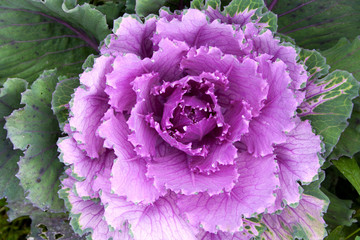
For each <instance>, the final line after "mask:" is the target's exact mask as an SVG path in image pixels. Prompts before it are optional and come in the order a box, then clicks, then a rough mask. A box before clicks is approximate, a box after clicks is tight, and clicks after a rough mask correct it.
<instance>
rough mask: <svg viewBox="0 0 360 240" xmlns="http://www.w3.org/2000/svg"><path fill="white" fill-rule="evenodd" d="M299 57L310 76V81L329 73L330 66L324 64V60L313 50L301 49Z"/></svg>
mask: <svg viewBox="0 0 360 240" xmlns="http://www.w3.org/2000/svg"><path fill="white" fill-rule="evenodd" d="M299 57H300V59H301V61H303V62H304V64H305V65H306V67H307V69H306V71H307V72H308V73H309V74H310V79H309V80H312V79H315V78H320V77H322V76H324V75H326V74H328V73H329V69H330V66H329V65H328V64H326V59H325V58H324V57H323V56H322V55H321V54H320V53H319V52H318V51H315V50H307V49H301V51H300V54H299Z"/></svg>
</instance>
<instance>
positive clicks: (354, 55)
mask: <svg viewBox="0 0 360 240" xmlns="http://www.w3.org/2000/svg"><path fill="white" fill-rule="evenodd" d="M322 54H323V55H324V56H325V57H326V61H327V62H328V63H329V64H330V65H331V69H330V70H335V69H341V70H346V71H349V72H351V73H352V74H353V75H354V77H355V78H356V79H357V80H358V81H359V79H360V39H359V37H356V38H355V39H354V41H353V42H350V41H348V40H347V39H345V38H342V39H340V41H339V42H338V43H337V44H336V45H335V46H333V47H332V48H330V49H328V50H326V51H323V52H322ZM353 102H354V109H353V112H352V115H351V118H350V120H349V126H348V127H347V128H346V129H345V131H344V132H343V133H342V134H341V137H340V140H339V142H338V144H337V145H336V146H335V148H334V151H333V152H332V154H331V156H330V159H338V158H339V157H341V156H347V157H350V158H351V157H353V156H354V154H355V153H357V152H359V151H360V124H359V123H360V98H359V97H358V98H356V99H354V100H353Z"/></svg>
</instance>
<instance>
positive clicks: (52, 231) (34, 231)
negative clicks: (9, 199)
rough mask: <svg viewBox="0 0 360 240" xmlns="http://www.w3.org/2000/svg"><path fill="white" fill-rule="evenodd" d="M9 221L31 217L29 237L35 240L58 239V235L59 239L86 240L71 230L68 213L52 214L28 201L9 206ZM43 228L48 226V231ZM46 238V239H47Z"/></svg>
mask: <svg viewBox="0 0 360 240" xmlns="http://www.w3.org/2000/svg"><path fill="white" fill-rule="evenodd" d="M8 207H9V208H10V210H9V211H8V216H9V220H10V221H12V220H13V219H15V218H18V217H20V216H30V218H31V233H30V236H29V237H33V238H35V239H51V240H52V239H56V238H55V235H56V234H61V235H62V238H59V239H78V240H80V239H84V238H81V237H79V236H78V235H77V234H76V233H75V232H74V231H73V229H72V228H71V226H70V225H69V221H68V218H69V216H68V214H67V213H50V212H44V211H42V210H41V209H39V208H37V207H35V206H33V205H32V204H31V203H30V202H29V201H27V200H26V199H22V200H19V201H16V202H13V203H10V204H8ZM42 226H46V229H47V231H46V232H45V231H42V229H41V228H42ZM45 237H46V238H45Z"/></svg>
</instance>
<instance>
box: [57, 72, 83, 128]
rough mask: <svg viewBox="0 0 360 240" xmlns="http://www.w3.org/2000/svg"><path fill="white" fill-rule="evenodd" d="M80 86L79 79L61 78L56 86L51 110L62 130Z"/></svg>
mask: <svg viewBox="0 0 360 240" xmlns="http://www.w3.org/2000/svg"><path fill="white" fill-rule="evenodd" d="M78 86H79V79H78V78H66V77H60V78H59V82H58V83H57V85H56V88H55V91H54V92H53V94H52V100H51V108H52V110H53V112H54V114H55V115H56V117H57V120H58V122H59V126H60V128H61V129H63V128H64V125H65V123H66V121H67V119H68V116H69V110H68V109H69V102H70V100H71V95H72V94H73V93H74V89H75V88H77V87H78Z"/></svg>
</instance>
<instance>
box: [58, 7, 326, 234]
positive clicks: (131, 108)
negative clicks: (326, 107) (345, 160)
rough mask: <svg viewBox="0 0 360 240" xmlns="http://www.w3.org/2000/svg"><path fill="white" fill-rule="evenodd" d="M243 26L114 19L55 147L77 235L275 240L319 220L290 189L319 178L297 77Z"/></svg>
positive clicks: (293, 57) (270, 39)
mask: <svg viewBox="0 0 360 240" xmlns="http://www.w3.org/2000/svg"><path fill="white" fill-rule="evenodd" d="M255 16H256V15H255V11H254V10H252V11H245V12H242V13H238V14H236V15H235V16H233V17H230V16H224V15H222V14H220V13H219V12H218V11H217V10H213V9H211V8H209V10H207V11H205V12H203V11H200V10H195V9H189V10H186V11H183V12H178V13H177V14H172V13H169V12H168V11H166V10H164V9H162V10H161V11H160V15H159V17H156V16H150V17H148V18H147V19H146V21H145V22H144V23H143V22H141V20H140V19H138V18H137V17H135V16H133V15H125V16H124V17H122V18H121V21H120V23H119V26H118V28H117V29H116V30H114V34H111V35H110V36H108V38H107V39H106V40H105V44H104V46H103V47H102V48H101V56H99V57H98V58H96V59H95V62H94V66H93V68H91V69H87V70H86V71H85V72H84V73H83V74H82V75H81V78H80V82H81V84H82V85H81V86H80V87H79V88H78V89H76V91H75V94H74V96H73V99H72V104H71V116H70V117H69V124H68V125H66V126H65V131H66V133H67V134H68V135H69V137H66V138H63V139H62V140H61V141H59V143H58V146H59V148H60V150H61V154H62V159H63V161H64V163H65V164H67V165H70V166H71V168H69V169H68V170H67V171H66V174H67V175H68V177H67V178H65V179H63V181H62V184H63V190H61V196H62V197H63V198H64V199H65V200H66V202H67V206H68V208H69V210H70V212H71V214H72V223H73V226H75V225H76V226H77V227H74V229H75V230H77V232H78V233H79V234H83V233H85V232H87V231H88V230H90V231H91V232H92V238H93V239H109V238H112V239H137V240H143V239H151V240H160V239H162V240H165V239H171V240H174V239H187V240H191V239H250V238H251V237H256V236H260V235H261V236H262V237H264V238H267V239H277V238H278V237H277V236H287V235H286V234H285V233H284V232H285V231H286V230H289V231H291V229H292V226H293V223H298V222H301V221H302V222H303V221H305V220H304V219H305V218H306V215H307V216H309V214H306V213H307V211H308V212H310V216H313V215H316V216H314V217H313V219H314V218H321V210H322V208H323V205H324V202H323V201H321V200H319V199H316V198H314V197H312V196H309V195H303V196H302V188H301V185H300V182H301V183H302V184H307V183H310V182H312V181H313V180H314V179H316V177H317V175H318V170H319V168H320V163H319V156H318V154H319V153H320V152H321V140H320V138H319V136H316V135H315V134H314V133H313V132H312V128H311V125H310V123H309V122H308V121H302V120H301V119H300V118H299V117H298V116H297V114H296V110H297V107H298V106H299V105H300V104H301V103H302V102H303V101H304V97H305V91H304V88H303V87H304V85H305V83H306V81H307V79H308V74H307V72H306V70H305V68H304V65H303V64H301V63H300V62H298V55H297V52H296V49H295V48H294V47H293V46H291V45H290V44H284V43H281V42H280V40H279V39H277V38H275V37H274V34H273V33H272V32H271V31H270V30H269V29H267V25H266V24H264V23H261V22H260V21H258V20H252V19H254V18H255ZM289 206H291V207H289ZM296 206H298V207H297V208H294V207H296ZM284 209H285V210H284ZM297 209H300V210H299V211H300V212H298V213H296V212H295V213H294V211H296V210H297ZM283 210H284V211H283ZM281 212H282V213H281ZM279 213H281V215H277V214H279ZM303 215H304V216H303ZM279 219H281V221H282V222H281V224H280V220H279ZM284 219H285V220H284ZM319 221H322V219H320V220H319ZM284 223H288V224H289V225H287V226H285V225H284ZM280 225H281V227H280ZM264 227H265V228H264ZM265 229H267V230H266V231H265ZM303 230H304V229H303ZM264 231H265V232H264ZM311 231H315V230H311ZM319 231H320V233H319V235H316V234H313V236H316V237H314V239H320V238H322V237H323V235H324V232H323V231H322V230H319ZM270 232H272V233H270ZM271 234H275V235H271ZM290 234H291V233H290ZM290 236H291V235H290Z"/></svg>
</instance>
